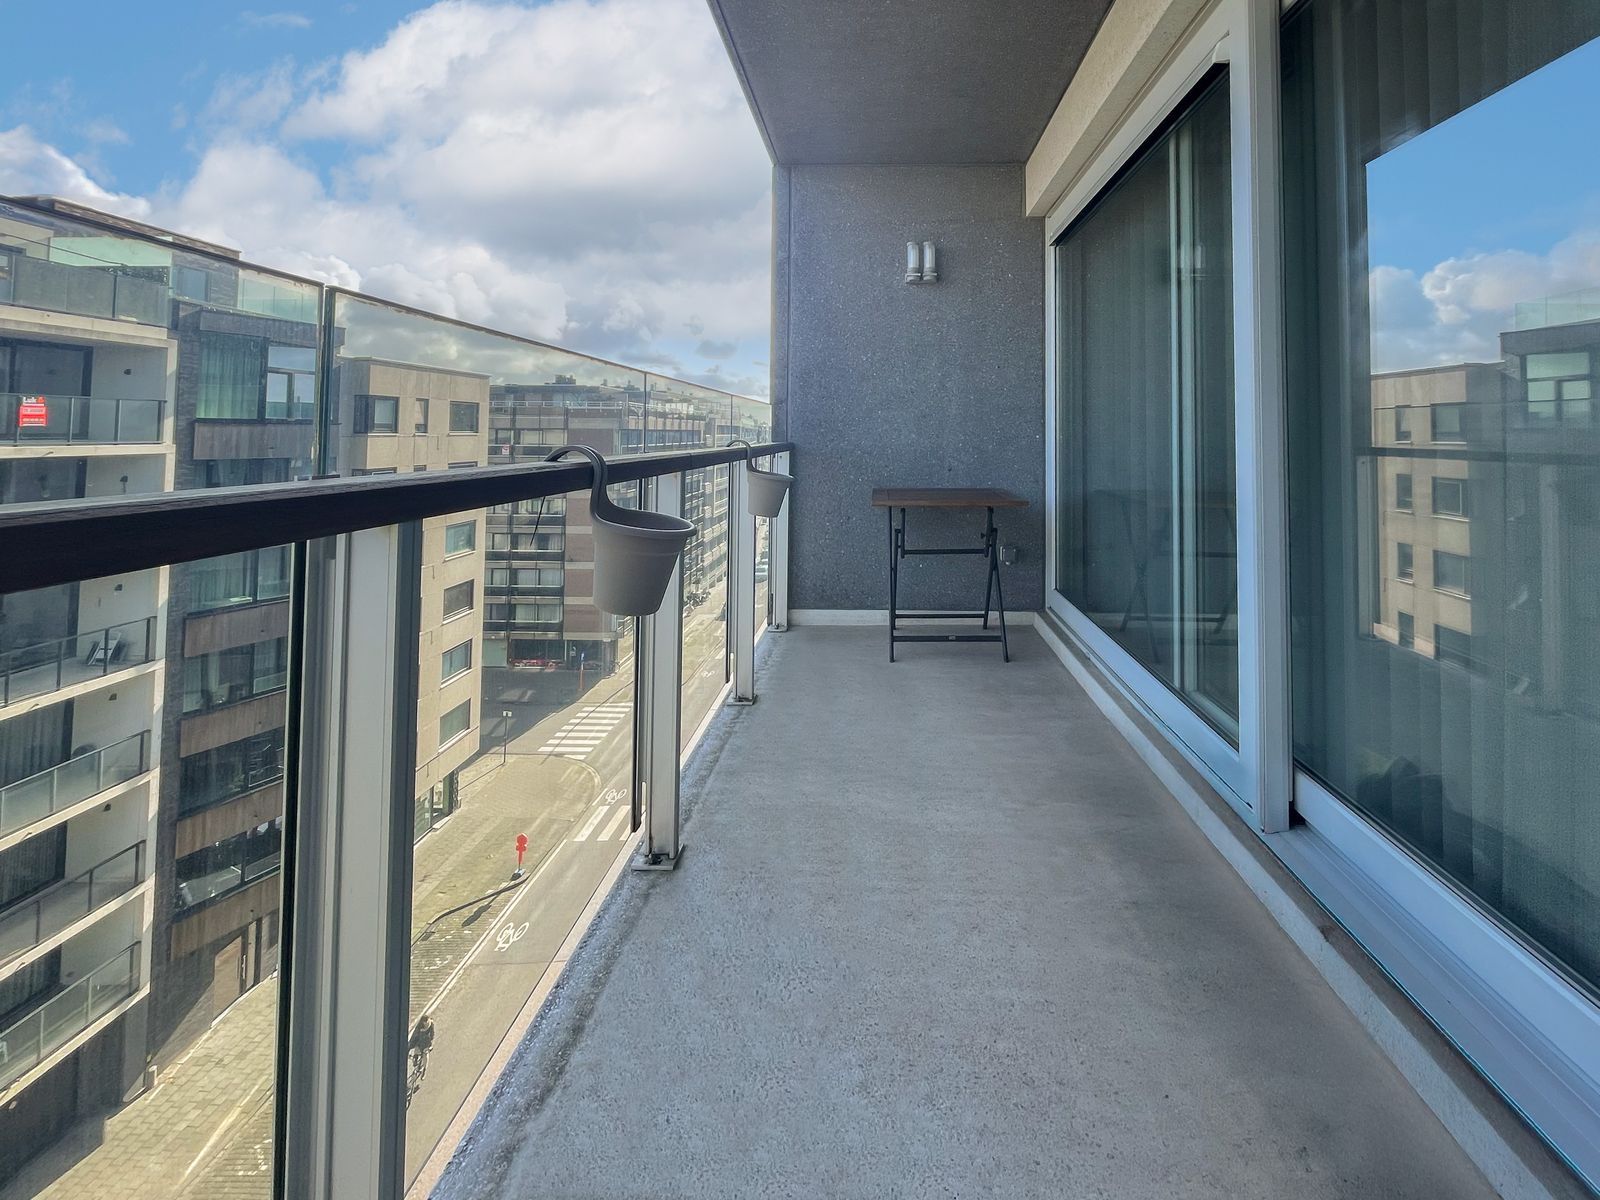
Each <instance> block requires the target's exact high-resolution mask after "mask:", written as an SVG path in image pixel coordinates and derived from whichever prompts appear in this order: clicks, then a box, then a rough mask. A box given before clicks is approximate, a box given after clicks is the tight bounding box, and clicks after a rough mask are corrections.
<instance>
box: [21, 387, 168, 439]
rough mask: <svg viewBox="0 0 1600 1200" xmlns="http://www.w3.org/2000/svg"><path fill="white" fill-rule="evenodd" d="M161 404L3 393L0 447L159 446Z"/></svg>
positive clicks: (98, 398)
mask: <svg viewBox="0 0 1600 1200" xmlns="http://www.w3.org/2000/svg"><path fill="white" fill-rule="evenodd" d="M161 403H162V402H161V401H160V400H142V399H123V398H121V397H115V396H70V395H68V396H57V395H46V394H40V393H22V392H11V393H7V394H3V395H0V449H3V448H4V447H5V446H6V445H10V446H12V447H21V448H25V449H29V450H32V449H36V448H43V447H56V446H72V447H79V446H128V447H137V446H145V447H149V446H159V445H160V443H161Z"/></svg>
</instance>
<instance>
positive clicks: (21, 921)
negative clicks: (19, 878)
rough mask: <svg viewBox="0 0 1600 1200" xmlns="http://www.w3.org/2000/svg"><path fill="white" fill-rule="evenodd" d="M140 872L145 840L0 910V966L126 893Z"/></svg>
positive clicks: (138, 879) (136, 883) (140, 880)
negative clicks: (4, 909)
mask: <svg viewBox="0 0 1600 1200" xmlns="http://www.w3.org/2000/svg"><path fill="white" fill-rule="evenodd" d="M0 828H3V826H0ZM144 872H145V844H144V843H143V842H138V843H136V844H135V845H132V846H129V847H128V848H127V849H126V850H121V851H118V852H117V853H116V854H113V855H111V856H110V857H109V858H106V859H105V860H104V861H102V862H98V863H96V864H95V865H94V866H92V867H90V868H89V869H88V870H87V871H83V872H81V873H80V874H78V875H74V876H73V877H72V878H71V879H66V880H63V881H62V882H60V883H57V884H53V885H51V886H50V887H48V888H46V889H45V890H44V891H42V892H40V893H38V894H37V895H35V896H30V897H29V898H28V899H26V900H22V901H20V902H18V903H17V904H14V905H12V906H11V907H10V908H9V909H7V910H6V911H4V912H0V967H4V966H5V965H6V964H7V963H9V962H11V961H12V960H14V959H16V958H19V957H20V956H22V955H24V954H26V953H27V952H28V951H29V950H32V949H33V948H34V947H35V946H39V945H42V944H43V943H44V942H46V941H49V940H50V939H51V938H53V937H55V936H56V934H58V933H61V932H63V931H64V930H66V929H69V928H70V927H71V926H73V925H75V924H77V922H78V921H80V920H82V919H83V918H84V917H86V916H88V915H90V914H91V913H93V912H95V911H97V910H98V909H101V908H104V907H105V906H106V905H108V904H110V903H111V902H112V901H113V900H117V899H120V898H121V897H123V896H126V895H127V894H128V893H129V892H131V891H133V889H134V888H136V887H138V886H139V885H140V884H141V883H143V882H144Z"/></svg>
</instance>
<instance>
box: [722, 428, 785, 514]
mask: <svg viewBox="0 0 1600 1200" xmlns="http://www.w3.org/2000/svg"><path fill="white" fill-rule="evenodd" d="M728 445H730V446H743V447H744V461H745V467H744V472H745V480H746V492H747V500H746V507H747V508H749V510H750V515H751V516H752V517H775V516H777V515H778V513H779V511H780V510H781V509H782V508H783V498H784V497H785V496H787V495H788V494H789V487H790V485H791V484H793V483H794V476H793V475H784V474H782V473H781V472H779V471H763V470H761V469H759V468H758V467H757V466H756V460H755V453H754V450H753V449H752V447H751V445H750V443H749V442H747V441H745V440H744V439H743V438H734V439H733V441H731V442H729V443H728Z"/></svg>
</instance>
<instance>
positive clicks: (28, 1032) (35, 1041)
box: [0, 938, 142, 1100]
mask: <svg viewBox="0 0 1600 1200" xmlns="http://www.w3.org/2000/svg"><path fill="white" fill-rule="evenodd" d="M82 942H83V944H82V945H80V944H79V942H77V941H75V942H72V943H69V944H68V945H67V946H65V947H63V948H62V950H61V951H60V953H59V958H52V959H51V960H50V961H49V963H48V964H47V965H48V966H49V967H50V973H49V976H48V977H47V983H46V986H45V987H43V988H42V989H41V990H40V991H39V992H37V993H36V994H35V995H33V996H31V997H30V998H29V999H28V1000H26V1001H25V1002H24V1003H23V1004H21V1005H19V1006H18V1007H17V1008H16V1009H14V1010H13V1011H12V1012H11V1013H9V1014H7V1015H5V1016H4V1017H0V1100H3V1099H5V1098H6V1097H8V1096H9V1095H11V1094H12V1093H13V1092H14V1091H15V1090H16V1089H17V1088H19V1087H22V1086H26V1084H27V1082H28V1081H29V1080H30V1079H32V1078H36V1077H37V1075H38V1074H39V1073H40V1072H41V1071H42V1070H45V1069H48V1068H49V1067H50V1066H51V1065H53V1064H54V1063H55V1062H57V1061H59V1060H60V1058H61V1056H63V1055H64V1054H66V1053H67V1052H68V1051H70V1050H71V1049H73V1048H75V1047H76V1046H79V1045H82V1044H83V1043H84V1042H85V1041H87V1040H88V1039H89V1038H91V1037H93V1036H94V1035H95V1034H96V1033H98V1032H99V1031H100V1030H101V1029H104V1028H105V1027H106V1026H107V1025H108V1024H109V1023H110V1022H111V1021H113V1020H115V1019H116V1017H117V1016H119V1015H120V1014H121V1013H122V1012H123V1011H124V1010H125V1009H126V1007H127V1006H128V1004H129V1003H130V1002H131V1001H132V1000H133V999H134V997H135V996H137V995H138V994H139V991H140V989H141V987H142V984H141V982H140V979H141V973H140V965H141V964H140V954H139V952H140V945H139V943H138V942H137V941H135V942H132V943H124V944H123V945H121V946H120V948H118V949H117V950H116V951H114V952H111V953H107V952H106V950H105V949H104V948H98V949H97V948H96V946H95V945H94V939H89V938H85V939H82Z"/></svg>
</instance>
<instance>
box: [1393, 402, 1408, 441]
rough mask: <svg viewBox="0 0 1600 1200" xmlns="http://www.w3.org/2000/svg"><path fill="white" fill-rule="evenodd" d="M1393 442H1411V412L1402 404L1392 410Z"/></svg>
mask: <svg viewBox="0 0 1600 1200" xmlns="http://www.w3.org/2000/svg"><path fill="white" fill-rule="evenodd" d="M1394 440H1395V441H1397V442H1409V441H1410V440H1411V410H1410V409H1409V408H1407V407H1406V406H1405V405H1404V404H1402V405H1400V407H1398V408H1396V409H1395V410H1394Z"/></svg>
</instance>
